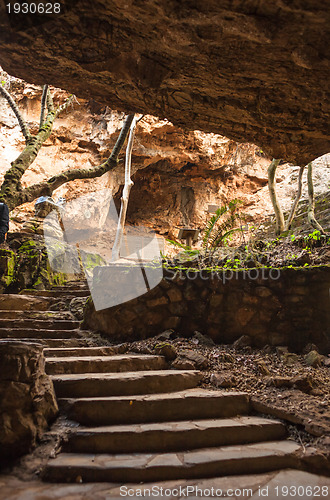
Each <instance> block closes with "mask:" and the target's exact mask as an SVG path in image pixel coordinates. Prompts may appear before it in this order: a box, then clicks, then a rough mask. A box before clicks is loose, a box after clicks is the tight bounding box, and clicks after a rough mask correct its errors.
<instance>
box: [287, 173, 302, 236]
mask: <svg viewBox="0 0 330 500" xmlns="http://www.w3.org/2000/svg"><path fill="white" fill-rule="evenodd" d="M304 169H305V167H300V169H299V176H298V192H297V196H296V198H295V200H294V202H293V205H292V208H291V212H290V215H289V217H288V219H287V221H286V223H285V230H286V231H288V230H289V229H290V228H291V224H292V221H293V218H294V216H295V213H296V210H297V207H298V203H299V200H300V198H301V192H302V176H303V173H304Z"/></svg>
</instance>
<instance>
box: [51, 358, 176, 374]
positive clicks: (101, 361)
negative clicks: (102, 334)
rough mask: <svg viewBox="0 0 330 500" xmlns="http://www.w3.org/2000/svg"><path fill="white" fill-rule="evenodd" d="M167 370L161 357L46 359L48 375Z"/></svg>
mask: <svg viewBox="0 0 330 500" xmlns="http://www.w3.org/2000/svg"><path fill="white" fill-rule="evenodd" d="M166 368H168V365H167V363H166V361H165V358H164V357H163V356H152V355H145V354H123V355H119V354H118V355H113V356H101V357H100V356H74V357H61V358H60V357H58V358H47V359H46V372H47V373H48V375H60V374H65V373H73V374H78V373H108V372H133V371H141V370H162V369H166Z"/></svg>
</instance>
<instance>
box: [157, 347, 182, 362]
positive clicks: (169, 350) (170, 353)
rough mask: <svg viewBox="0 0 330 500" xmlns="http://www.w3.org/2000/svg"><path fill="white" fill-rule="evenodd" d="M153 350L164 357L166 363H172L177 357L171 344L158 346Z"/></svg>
mask: <svg viewBox="0 0 330 500" xmlns="http://www.w3.org/2000/svg"><path fill="white" fill-rule="evenodd" d="M154 349H155V351H156V353H157V354H159V355H160V356H164V358H165V359H166V361H173V360H174V359H175V358H176V357H177V353H176V350H175V348H174V347H173V346H172V345H171V344H158V345H156V346H155V347H154Z"/></svg>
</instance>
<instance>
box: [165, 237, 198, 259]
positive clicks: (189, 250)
mask: <svg viewBox="0 0 330 500" xmlns="http://www.w3.org/2000/svg"><path fill="white" fill-rule="evenodd" d="M166 241H167V242H168V243H170V244H171V245H174V246H176V247H178V248H181V249H182V250H183V254H184V256H185V257H190V256H191V257H193V256H195V255H198V254H199V250H193V249H192V248H191V247H190V246H189V245H184V244H183V243H179V242H178V241H174V240H169V239H166ZM162 257H165V258H166V256H165V255H162Z"/></svg>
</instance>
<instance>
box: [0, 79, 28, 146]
mask: <svg viewBox="0 0 330 500" xmlns="http://www.w3.org/2000/svg"><path fill="white" fill-rule="evenodd" d="M0 94H1V95H2V97H4V98H5V99H6V101H7V102H8V104H9V106H10V107H11V109H12V111H13V112H14V113H15V116H16V118H17V121H18V123H19V126H20V128H21V131H22V134H23V135H24V139H25V142H26V143H27V142H28V141H29V139H30V138H31V134H30V131H29V128H28V126H27V124H26V122H25V120H24V118H23V116H22V115H21V112H20V110H19V109H18V107H17V104H16V103H15V101H14V100H13V98H12V96H11V95H10V94H9V92H8V91H7V90H6V89H5V88H4V87H3V86H2V85H1V84H0Z"/></svg>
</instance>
